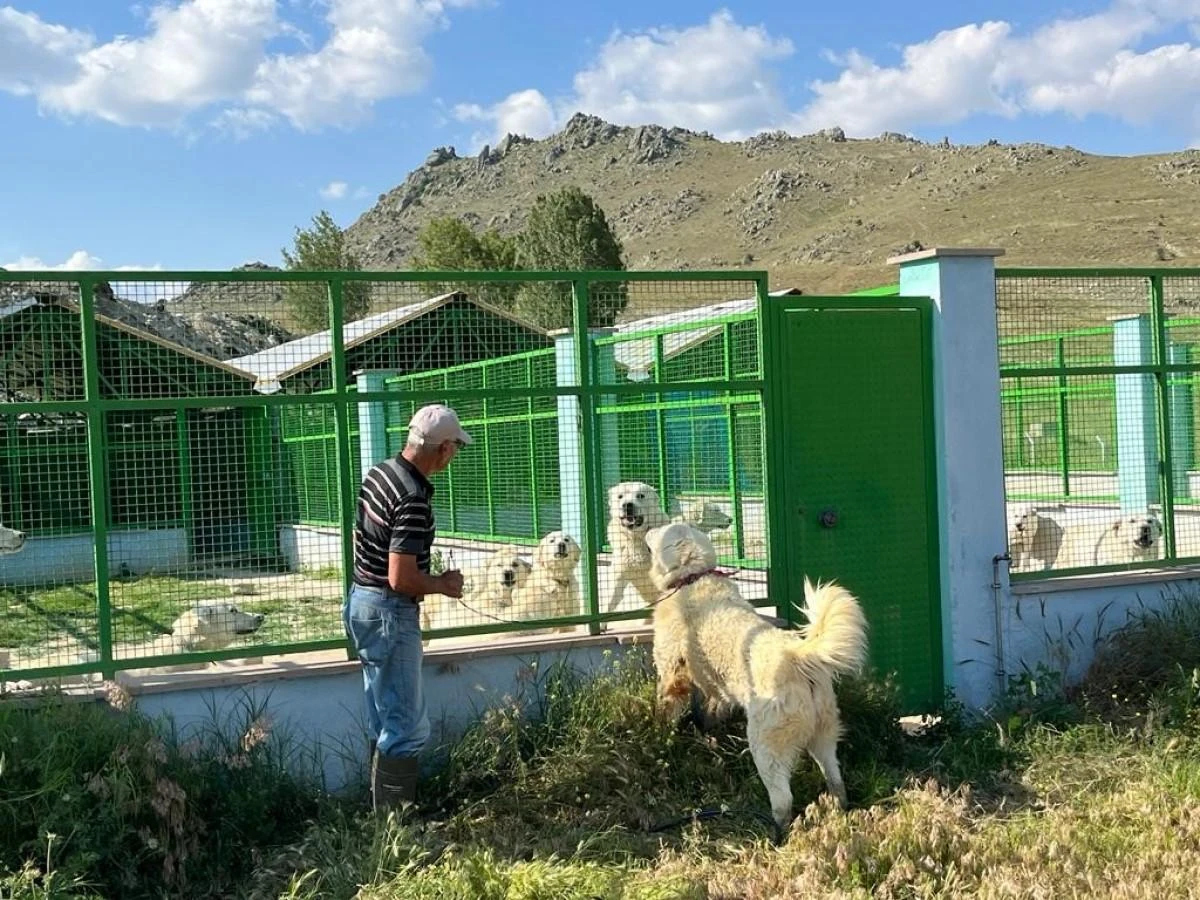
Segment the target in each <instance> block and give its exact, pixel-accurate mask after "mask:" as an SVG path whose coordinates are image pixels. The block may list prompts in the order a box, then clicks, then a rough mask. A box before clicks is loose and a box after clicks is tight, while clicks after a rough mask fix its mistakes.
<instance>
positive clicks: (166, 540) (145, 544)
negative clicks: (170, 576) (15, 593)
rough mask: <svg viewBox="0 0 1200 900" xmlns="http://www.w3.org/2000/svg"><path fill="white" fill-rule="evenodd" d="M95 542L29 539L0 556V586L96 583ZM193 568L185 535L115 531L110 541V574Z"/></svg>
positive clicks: (88, 538)
mask: <svg viewBox="0 0 1200 900" xmlns="http://www.w3.org/2000/svg"><path fill="white" fill-rule="evenodd" d="M94 563H95V540H94V538H93V536H92V535H91V534H70V535H62V536H58V537H31V538H29V539H28V540H27V541H26V542H25V546H24V548H23V549H22V550H21V552H20V553H12V554H6V555H3V556H0V586H7V587H21V586H26V585H35V584H43V585H44V584H45V583H46V581H47V579H48V578H53V579H54V580H55V581H60V582H66V581H87V580H89V579H91V578H94V577H95V574H94V573H95V565H94ZM190 563H191V551H190V548H189V547H188V535H187V531H186V530H184V529H182V528H164V529H159V530H146V531H114V532H111V533H110V534H109V536H108V570H109V572H110V573H112V574H114V575H115V574H117V573H118V572H119V571H120V570H121V567H122V566H125V567H127V568H128V569H129V570H130V571H131V572H132V573H134V574H137V575H142V574H146V573H150V572H178V571H180V570H183V569H186V568H187V567H188V566H189V565H190Z"/></svg>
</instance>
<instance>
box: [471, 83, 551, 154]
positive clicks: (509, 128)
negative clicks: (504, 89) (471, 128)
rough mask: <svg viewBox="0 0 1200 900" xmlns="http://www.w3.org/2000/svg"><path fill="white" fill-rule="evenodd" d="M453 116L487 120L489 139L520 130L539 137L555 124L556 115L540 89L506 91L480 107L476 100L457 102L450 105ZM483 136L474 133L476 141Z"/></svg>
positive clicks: (480, 139) (547, 132)
mask: <svg viewBox="0 0 1200 900" xmlns="http://www.w3.org/2000/svg"><path fill="white" fill-rule="evenodd" d="M454 117H455V118H456V119H458V120H459V121H460V122H488V123H490V124H491V130H492V134H493V135H494V138H493V140H499V139H500V138H503V137H504V136H505V135H506V134H523V135H525V136H526V137H532V138H541V137H545V136H546V135H548V134H550V133H551V132H552V131H554V129H556V128H557V127H558V117H557V115H556V114H555V112H554V107H553V106H552V105H551V103H550V101H549V100H547V99H546V98H545V96H543V94H542V92H541V91H538V90H533V89H530V90H527V91H517V92H516V93H515V94H509V95H508V96H507V97H505V98H504V99H503V100H501V101H500V102H499V103H497V104H495V105H494V106H490V107H488V108H487V109H484V108H483V107H482V106H480V105H479V104H477V103H460V104H459V105H458V106H456V107H454ZM486 140H487V138H486V137H483V136H480V135H476V137H475V141H476V143H484V142H486Z"/></svg>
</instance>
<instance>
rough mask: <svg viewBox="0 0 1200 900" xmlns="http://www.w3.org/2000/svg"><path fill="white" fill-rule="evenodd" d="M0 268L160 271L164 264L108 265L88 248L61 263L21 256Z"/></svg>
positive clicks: (23, 269)
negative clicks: (89, 251)
mask: <svg viewBox="0 0 1200 900" xmlns="http://www.w3.org/2000/svg"><path fill="white" fill-rule="evenodd" d="M0 269H7V270H8V271H10V272H93V271H105V272H158V271H161V270H162V266H161V265H159V264H157V263H156V264H155V265H152V266H141V265H133V266H106V265H105V264H104V260H102V259H101V258H100V257H98V256H94V255H93V254H91V253H88V251H86V250H76V251H75V252H74V253H72V254H71V255H70V256H68V257H67V258H66V260H64V261H63V262H60V263H48V262H45V261H44V260H42V259H41V258H39V257H37V256H21V257H18V258H17V259H15V260H14V261H12V262H6V263H0Z"/></svg>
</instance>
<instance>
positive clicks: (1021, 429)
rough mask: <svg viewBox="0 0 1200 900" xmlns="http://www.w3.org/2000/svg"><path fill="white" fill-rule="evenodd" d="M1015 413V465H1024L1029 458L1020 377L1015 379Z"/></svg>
mask: <svg viewBox="0 0 1200 900" xmlns="http://www.w3.org/2000/svg"><path fill="white" fill-rule="evenodd" d="M1015 405H1016V407H1017V410H1016V413H1017V465H1018V466H1021V467H1025V466H1028V465H1030V459H1029V458H1028V456H1026V454H1025V401H1024V397H1023V393H1022V391H1021V379H1020V378H1018V379H1017V395H1016V404H1015Z"/></svg>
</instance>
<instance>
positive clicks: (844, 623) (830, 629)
mask: <svg viewBox="0 0 1200 900" xmlns="http://www.w3.org/2000/svg"><path fill="white" fill-rule="evenodd" d="M804 614H805V616H807V617H808V624H807V625H806V626H804V628H803V629H801V631H802V633H803V634H804V641H803V642H800V643H797V645H796V649H795V651H794V653H795V656H796V657H797V659H798V661H803V662H815V663H817V664H818V665H819V666H821V668H823V669H827V670H829V671H831V672H835V673H845V674H851V673H855V672H858V671H860V670H861V669H862V667H863V665H865V664H866V661H867V620H866V617H865V616H864V615H863V611H862V607H861V606H860V605H859V603H858V600H856V599H855V597H854V595H853V594H851V593H850V592H849V591H848V590H846V589H845V588H844V587H842V586H841V585H839V584H837V583H835V582H832V581H830V582H826V583H825V584H821V583H820V582H818V583H817V585H816V587H813V585H812V582H810V581H809V580H808V579H807V578H805V579H804Z"/></svg>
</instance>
